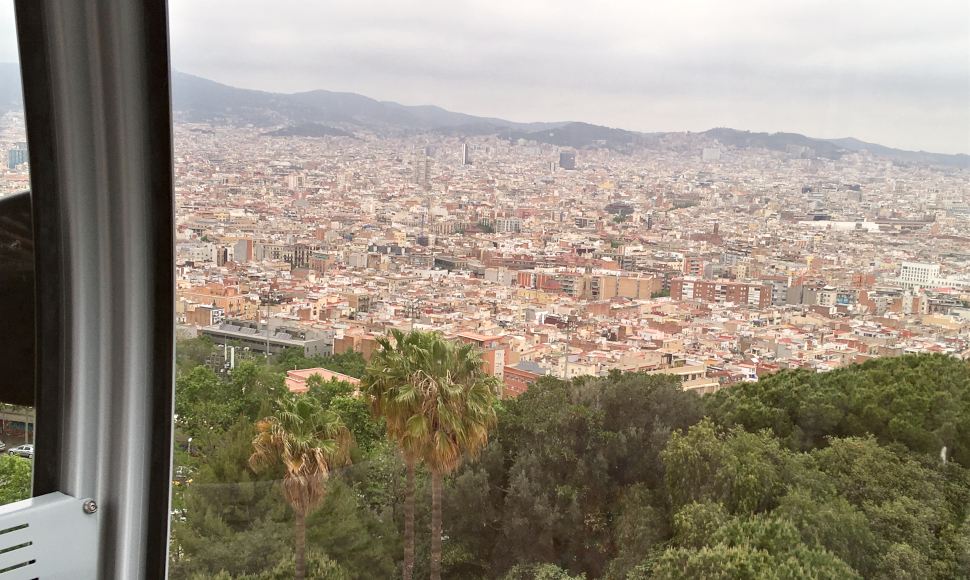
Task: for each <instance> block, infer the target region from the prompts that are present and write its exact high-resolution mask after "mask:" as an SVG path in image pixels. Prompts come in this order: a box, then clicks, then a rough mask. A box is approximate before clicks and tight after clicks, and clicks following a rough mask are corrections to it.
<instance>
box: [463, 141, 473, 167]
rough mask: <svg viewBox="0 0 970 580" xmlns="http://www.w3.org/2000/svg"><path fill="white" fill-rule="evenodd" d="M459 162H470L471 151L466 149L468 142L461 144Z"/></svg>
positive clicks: (465, 163) (464, 163)
mask: <svg viewBox="0 0 970 580" xmlns="http://www.w3.org/2000/svg"><path fill="white" fill-rule="evenodd" d="M461 164H462V165H471V164H472V157H471V151H469V150H468V143H462V144H461Z"/></svg>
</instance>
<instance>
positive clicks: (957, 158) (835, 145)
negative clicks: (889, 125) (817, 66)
mask: <svg viewBox="0 0 970 580" xmlns="http://www.w3.org/2000/svg"><path fill="white" fill-rule="evenodd" d="M698 135H703V136H705V137H710V138H714V139H717V141H718V142H719V143H721V144H722V145H726V146H728V147H738V148H758V149H769V150H773V151H787V152H795V151H798V148H805V149H806V150H810V151H811V152H812V153H814V155H816V156H818V157H823V158H826V159H838V158H839V157H841V156H842V155H844V154H846V153H849V152H857V151H867V152H869V153H870V154H872V155H877V156H879V157H885V158H887V159H891V160H892V161H896V162H898V163H922V164H930V165H947V166H951V167H961V168H967V169H970V155H964V154H956V155H949V154H946V153H927V152H926V151H906V150H904V149H894V148H892V147H886V146H885V145H877V144H875V143H866V142H865V141H860V140H858V139H854V138H852V137H847V138H844V139H817V138H814V137H806V136H805V135H800V134H798V133H752V132H751V131H738V130H737V129H727V128H716V129H710V130H708V131H704V132H703V133H698Z"/></svg>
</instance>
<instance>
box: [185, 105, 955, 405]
mask: <svg viewBox="0 0 970 580" xmlns="http://www.w3.org/2000/svg"><path fill="white" fill-rule="evenodd" d="M176 151H177V157H176V162H175V173H176V183H177V184H178V186H177V187H178V191H177V204H178V206H177V216H178V232H177V233H178V242H177V255H178V262H177V264H176V266H177V272H178V296H179V301H178V305H177V308H178V315H179V319H180V321H181V322H182V323H183V325H184V327H185V329H186V331H187V332H201V333H203V334H207V335H209V336H212V337H213V338H214V339H216V340H217V341H224V339H226V338H227V337H229V338H231V339H244V338H247V337H248V338H250V339H252V340H251V341H250V343H247V345H248V346H249V347H250V348H252V349H263V348H266V347H265V346H264V344H265V343H266V341H265V340H264V339H265V333H266V330H265V327H266V325H267V322H268V325H269V327H270V328H271V334H272V336H273V337H281V339H283V340H290V339H292V340H295V341H305V342H304V346H305V348H306V350H307V353H308V354H331V353H336V354H339V353H342V352H345V351H348V350H354V351H357V352H360V353H362V354H364V356H365V358H369V354H370V353H371V352H372V351H373V349H374V347H375V342H374V341H375V337H377V336H381V335H383V334H385V333H386V331H387V330H388V329H390V328H399V329H410V328H416V329H433V330H437V331H440V332H443V333H445V334H446V335H448V336H453V337H459V338H461V339H462V340H465V341H471V342H474V343H476V344H477V345H479V346H480V347H482V348H483V349H484V350H485V351H486V353H487V365H488V372H489V373H491V374H493V375H495V376H496V377H498V378H499V379H501V380H502V381H503V383H504V385H505V394H506V395H507V396H515V395H517V394H519V393H521V392H522V391H523V390H524V389H526V388H528V385H529V384H530V383H531V382H534V381H535V380H536V379H537V378H538V377H539V376H543V375H552V376H555V377H560V378H562V377H567V376H568V377H575V376H582V375H593V376H605V375H606V374H608V372H609V371H610V370H612V369H616V370H621V371H632V370H637V371H648V372H653V371H664V372H673V373H676V374H678V375H680V376H681V377H682V378H683V380H684V387H685V388H686V389H691V390H695V389H696V390H698V391H699V392H712V391H714V390H717V389H718V388H721V387H723V386H725V385H729V384H732V383H735V382H738V381H746V380H747V381H752V380H756V379H757V378H758V377H761V376H765V375H766V374H770V373H772V372H776V371H778V370H779V369H785V368H808V369H812V370H817V371H826V370H831V369H834V368H838V367H840V366H843V365H846V364H851V363H856V362H862V361H865V360H867V359H869V358H872V357H879V356H893V355H899V354H903V353H924V352H925V353H946V354H951V355H956V356H960V357H966V356H967V355H968V352H970V351H968V348H970V343H968V337H970V334H968V329H970V236H968V234H967V232H968V229H967V225H968V220H970V173H968V172H967V171H966V170H958V169H952V168H946V167H928V166H923V165H920V164H899V163H893V162H890V161H887V160H886V159H884V158H882V157H879V156H875V155H871V154H868V153H865V152H860V153H851V154H846V155H843V156H841V157H840V158H838V159H827V158H824V157H820V156H818V155H815V152H814V151H811V150H806V149H805V148H796V147H790V148H789V150H788V151H782V152H779V151H769V150H764V149H755V148H734V147H726V146H723V145H721V144H720V143H719V142H718V141H717V140H716V139H713V138H707V137H701V138H697V137H693V138H692V137H690V136H688V135H686V134H684V135H682V136H681V138H679V139H678V138H676V137H665V138H664V139H663V140H662V141H659V142H658V143H656V144H653V145H652V146H650V145H647V146H643V147H638V148H635V149H632V150H629V151H628V152H617V151H615V150H610V149H608V148H605V147H601V148H588V149H583V150H579V151H575V150H572V149H564V148H561V147H557V146H553V145H547V144H542V143H536V142H531V141H524V140H513V141H509V140H508V139H504V138H502V137H501V136H490V137H474V138H457V137H448V136H441V135H435V134H427V135H418V136H413V137H406V138H405V137H381V136H378V135H374V134H369V135H368V134H364V135H358V136H356V137H322V138H306V137H271V136H267V135H265V131H263V130H259V129H255V128H245V127H244V128H238V127H226V126H218V125H209V124H191V123H180V124H178V125H176ZM284 333H286V335H288V338H287V337H285V336H284ZM260 337H262V338H260ZM294 344H296V343H294ZM311 345H312V346H311ZM283 346H285V345H284V344H283V343H282V342H280V343H279V344H276V343H274V342H273V341H272V340H271V341H270V342H269V348H271V349H274V348H275V349H280V348H283Z"/></svg>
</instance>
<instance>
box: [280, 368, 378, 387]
mask: <svg viewBox="0 0 970 580" xmlns="http://www.w3.org/2000/svg"><path fill="white" fill-rule="evenodd" d="M314 375H318V376H319V377H320V378H321V379H323V380H324V382H329V381H332V380H333V381H344V382H347V383H350V384H352V385H354V386H357V385H360V379H356V378H354V377H352V376H350V375H345V374H343V373H335V372H333V371H331V370H327V369H324V368H312V369H297V370H292V371H286V388H287V389H288V390H289V391H290V392H291V393H305V392H307V389H308V387H307V386H306V382H307V379H309V378H310V377H312V376H314Z"/></svg>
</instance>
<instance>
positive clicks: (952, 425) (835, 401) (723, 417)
mask: <svg viewBox="0 0 970 580" xmlns="http://www.w3.org/2000/svg"><path fill="white" fill-rule="evenodd" d="M712 399H713V400H712V404H711V413H712V415H713V416H714V417H715V418H716V419H717V420H718V422H719V423H722V424H724V425H734V424H738V425H742V426H744V428H746V429H748V430H756V429H771V430H772V431H773V432H774V434H775V435H776V436H778V437H779V438H780V439H782V440H783V441H784V442H785V444H786V445H788V446H790V447H791V448H793V449H802V450H804V449H813V448H816V447H820V446H824V445H825V440H826V438H827V437H845V436H862V435H866V434H872V435H875V436H876V438H877V439H878V440H879V441H880V442H881V443H885V444H892V443H898V444H901V445H903V446H905V447H906V448H907V449H909V450H912V451H917V452H921V453H927V454H936V455H938V454H939V453H940V450H941V449H942V448H943V446H946V447H947V448H948V450H949V454H950V455H952V457H953V458H954V459H956V460H957V461H959V462H960V463H962V464H963V465H970V366H968V365H967V363H962V362H959V361H956V360H955V359H952V358H950V357H946V356H943V355H935V356H906V357H900V358H882V359H875V360H871V361H868V362H866V363H864V364H861V365H856V366H851V367H847V368H844V369H839V370H835V371H832V372H830V373H825V374H817V373H812V372H810V371H804V370H798V371H784V372H780V373H777V374H775V375H774V376H771V377H768V378H766V379H763V380H761V381H758V382H757V383H744V384H741V385H738V386H737V387H735V388H733V389H731V390H729V391H722V392H721V393H719V394H717V395H715V396H714V397H712Z"/></svg>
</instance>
